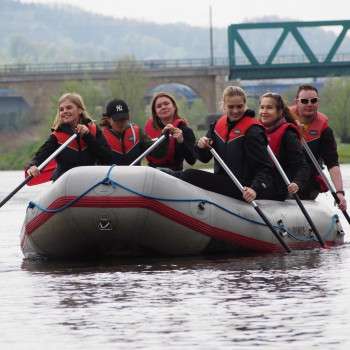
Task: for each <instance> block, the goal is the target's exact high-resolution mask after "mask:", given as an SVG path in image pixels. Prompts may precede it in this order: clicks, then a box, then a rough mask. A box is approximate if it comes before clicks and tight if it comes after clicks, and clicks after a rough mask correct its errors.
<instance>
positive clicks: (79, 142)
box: [27, 93, 112, 180]
mask: <svg viewBox="0 0 350 350" xmlns="http://www.w3.org/2000/svg"><path fill="white" fill-rule="evenodd" d="M51 131H52V132H51V135H50V136H49V138H48V139H47V140H46V142H45V143H44V144H43V145H42V146H41V147H40V148H39V150H38V151H37V152H36V153H35V155H34V157H33V159H32V160H31V162H30V164H29V169H28V170H27V173H28V174H29V175H32V176H34V177H35V176H38V175H39V173H40V171H39V170H38V165H40V164H41V163H42V162H43V161H44V160H45V159H47V158H48V157H49V156H50V155H51V154H52V153H53V152H54V151H55V150H56V149H58V148H59V147H60V146H61V145H62V144H63V143H64V142H65V141H67V140H68V139H69V138H70V136H72V135H73V134H74V133H77V135H78V136H77V138H76V139H75V140H73V141H72V142H71V143H70V144H69V145H68V146H67V147H66V148H65V149H64V150H63V151H62V152H61V153H60V154H59V155H58V156H57V157H56V162H57V167H56V169H55V171H54V173H53V175H52V180H56V179H57V178H58V177H59V176H61V175H62V174H63V173H65V172H66V171H67V170H69V169H72V168H74V167H77V166H84V165H94V164H97V163H98V164H109V163H111V158H112V154H111V150H110V148H109V146H108V145H107V143H106V140H105V138H104V137H103V135H102V133H101V130H100V129H99V128H98V127H97V125H96V124H95V123H94V122H93V121H92V119H91V118H90V116H89V114H88V112H87V110H86V107H85V104H84V101H83V99H82V97H81V96H80V95H78V94H76V93H66V94H64V95H62V96H61V97H60V98H59V100H58V109H57V114H56V117H55V120H54V122H53V125H52V129H51Z"/></svg>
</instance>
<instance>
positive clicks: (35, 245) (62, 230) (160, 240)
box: [21, 166, 344, 258]
mask: <svg viewBox="0 0 350 350" xmlns="http://www.w3.org/2000/svg"><path fill="white" fill-rule="evenodd" d="M232 185H233V184H232ZM233 186H234V185H233ZM257 203H258V204H259V206H260V208H261V209H262V210H263V211H264V213H265V215H266V216H267V217H268V218H269V220H270V221H271V222H272V224H273V225H274V227H275V228H276V229H277V231H278V233H279V234H280V235H281V237H283V240H285V242H286V243H287V244H288V246H289V247H290V248H291V249H292V250H293V249H310V248H315V247H319V243H318V241H317V240H316V238H315V236H314V234H313V233H312V232H311V230H310V228H309V225H308V223H307V221H306V219H305V218H304V216H303V215H302V213H301V212H300V210H299V207H298V206H297V204H296V203H295V202H294V201H292V200H287V201H285V202H277V201H268V200H260V201H257ZM304 205H305V207H306V209H307V210H308V212H309V214H310V216H311V217H312V218H313V220H314V222H315V225H316V227H317V228H318V230H319V232H320V234H321V236H322V238H323V240H324V241H325V242H326V243H327V244H328V245H339V244H342V243H343V242H344V233H343V230H342V228H341V225H340V223H339V220H338V217H337V215H335V214H334V213H331V212H329V209H325V208H324V207H323V206H322V205H321V204H320V203H318V202H315V201H304ZM21 248H22V251H23V253H24V255H25V257H27V258H31V257H38V256H40V257H47V258H91V257H108V256H116V257H122V256H147V255H148V256H155V255H166V256H183V255H195V254H206V253H219V252H231V253H233V254H234V253H237V254H238V253H239V254H242V253H246V252H264V253H269V252H279V251H280V252H283V251H284V250H283V248H282V247H281V245H280V243H279V242H278V240H277V239H276V237H274V235H273V234H272V232H271V231H270V229H269V228H268V227H267V226H266V225H265V224H264V222H263V221H262V220H261V218H260V217H259V216H258V214H257V212H256V211H255V210H254V208H253V207H252V206H251V205H249V204H247V203H245V202H243V201H239V200H236V199H233V198H230V197H226V196H223V195H220V194H217V193H213V192H210V191H205V190H203V189H200V188H198V187H195V186H193V185H191V184H188V183H186V182H184V181H182V180H179V179H177V178H175V177H173V176H170V175H168V174H166V173H164V172H162V171H160V170H158V169H154V168H151V167H141V166H138V167H126V166H113V167H108V166H91V167H78V168H74V169H72V170H70V171H68V172H67V173H65V174H64V175H63V176H62V177H60V178H59V179H58V180H57V181H56V182H55V183H53V184H52V185H51V186H50V188H49V190H47V191H46V192H45V193H42V194H41V195H40V196H39V197H38V198H36V199H34V200H33V201H31V202H30V203H29V205H28V208H27V211H26V215H25V221H24V224H23V228H22V232H21Z"/></svg>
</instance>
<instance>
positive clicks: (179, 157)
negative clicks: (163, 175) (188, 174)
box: [149, 124, 197, 171]
mask: <svg viewBox="0 0 350 350" xmlns="http://www.w3.org/2000/svg"><path fill="white" fill-rule="evenodd" d="M179 129H181V130H182V134H183V138H184V142H183V143H177V142H176V143H175V156H174V163H175V165H173V166H170V168H171V169H172V170H175V171H177V170H182V169H183V162H184V160H186V162H187V163H188V164H190V165H193V164H194V163H195V162H196V159H197V158H196V153H195V151H194V145H195V143H196V137H195V136H194V133H193V130H192V129H191V128H190V127H188V126H185V125H183V124H181V125H180V126H179ZM167 149H168V148H167V142H164V143H162V144H161V145H159V147H158V148H157V149H155V150H154V151H152V153H151V154H152V155H153V156H154V157H157V155H158V156H160V157H162V155H164V154H165V153H166V152H167ZM149 165H150V166H153V167H156V165H155V164H152V163H150V164H149Z"/></svg>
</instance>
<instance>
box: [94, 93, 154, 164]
mask: <svg viewBox="0 0 350 350" xmlns="http://www.w3.org/2000/svg"><path fill="white" fill-rule="evenodd" d="M100 125H101V126H102V132H103V135H104V137H105V138H106V140H107V142H108V144H109V146H110V147H111V149H112V154H113V158H112V164H117V165H129V164H130V163H132V161H134V160H135V159H136V158H137V157H138V156H139V155H141V154H142V153H143V152H144V151H145V150H146V149H147V148H148V147H149V146H150V145H151V144H152V141H151V140H150V139H149V138H148V137H147V136H146V135H145V134H144V133H143V131H142V129H141V128H140V127H139V126H138V125H137V124H135V123H132V122H131V121H130V113H129V107H128V105H127V104H126V103H125V101H123V100H119V99H114V100H112V101H110V102H108V103H107V106H106V112H105V113H103V118H102V121H101V124H100ZM135 165H140V162H139V163H137V164H135Z"/></svg>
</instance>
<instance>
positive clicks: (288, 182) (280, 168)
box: [267, 145, 325, 248]
mask: <svg viewBox="0 0 350 350" xmlns="http://www.w3.org/2000/svg"><path fill="white" fill-rule="evenodd" d="M267 151H268V153H269V155H270V158H271V159H272V161H273V163H274V164H275V166H276V168H277V170H278V172H279V173H280V174H281V176H282V178H283V181H284V182H285V184H286V185H287V186H289V185H290V181H289V178H288V176H287V174H286V173H285V171H284V170H283V168H282V166H281V164H280V163H279V161H278V159H277V157H276V156H275V154H274V153H273V151H272V149H271V147H270V146H269V145H267ZM292 196H293V198H294V199H295V200H296V202H297V204H298V206H299V208H300V209H301V211H302V213H303V214H304V216H305V218H306V220H307V222H308V223H309V225H310V227H311V229H312V231H313V232H314V234H315V235H316V237H317V240H318V241H319V242H320V244H321V247H323V248H325V244H324V242H323V240H322V237H321V235H320V233H319V231H318V229H317V228H316V226H315V224H314V222H313V221H312V219H311V217H310V215H309V213H308V212H307V210H306V208H305V207H304V205H303V203H302V202H301V200H300V198H299V196H298V194H296V193H294V194H293V195H292Z"/></svg>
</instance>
